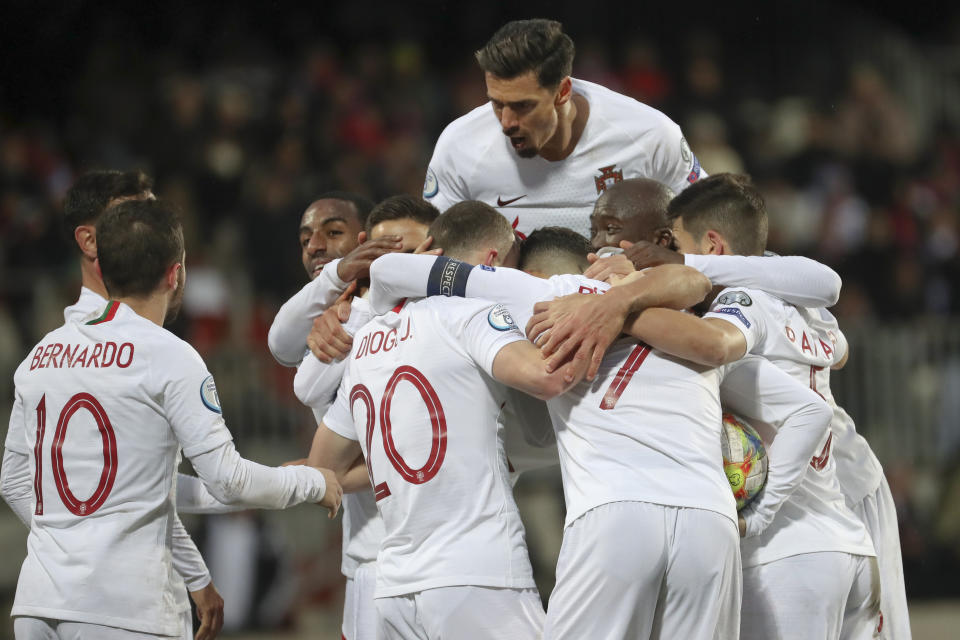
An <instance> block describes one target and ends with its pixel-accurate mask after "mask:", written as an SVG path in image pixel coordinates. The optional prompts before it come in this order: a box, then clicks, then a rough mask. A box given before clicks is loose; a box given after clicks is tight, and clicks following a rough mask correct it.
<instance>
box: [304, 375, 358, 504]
mask: <svg viewBox="0 0 960 640" xmlns="http://www.w3.org/2000/svg"><path fill="white" fill-rule="evenodd" d="M348 385H349V382H348V381H347V378H346V377H344V378H343V380H342V381H341V383H340V388H339V389H338V390H337V392H336V394H337V397H336V399H335V400H334V402H333V404H332V405H330V408H329V409H328V410H327V413H326V414H325V415H324V416H323V420H321V421H320V424H318V425H317V430H316V431H315V432H314V434H313V442H312V443H311V444H310V454H309V455H308V456H307V462H308V463H309V464H311V465H313V466H317V467H323V468H326V469H330V470H331V471H333V472H334V473H335V474H336V475H337V479H338V481H340V484H341V486H342V487H343V490H344V491H345V492H347V493H353V492H355V491H361V490H363V489H369V488H370V476H369V475H368V473H367V469H366V465H365V464H364V463H363V452H362V450H361V449H360V442H359V440H358V436H357V430H356V427H355V426H354V423H353V415H352V414H351V412H350V400H349V398H350V388H349V386H348Z"/></svg>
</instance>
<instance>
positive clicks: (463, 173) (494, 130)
mask: <svg viewBox="0 0 960 640" xmlns="http://www.w3.org/2000/svg"><path fill="white" fill-rule="evenodd" d="M573 91H574V92H575V93H578V94H580V95H582V96H583V97H584V98H586V100H587V102H589V103H590V115H589V118H588V119H587V124H586V126H585V128H584V130H583V134H582V135H581V137H580V140H579V141H578V142H577V146H576V148H574V150H573V153H571V154H570V155H569V156H568V157H566V158H564V159H563V160H559V161H556V162H551V161H549V160H544V159H543V158H541V157H540V156H536V157H534V158H521V157H519V156H518V155H517V154H516V152H515V151H514V150H513V147H512V146H511V144H510V139H509V138H508V137H507V136H505V135H503V130H502V127H501V126H500V122H499V121H498V120H497V117H496V116H495V115H494V113H493V108H492V107H491V106H490V104H485V105H483V106H480V107H477V108H476V109H474V110H473V111H471V112H470V113H468V114H466V115H464V116H462V117H460V118H458V119H457V120H454V121H453V122H452V123H450V124H449V125H448V126H447V128H446V129H444V131H443V133H442V134H441V135H440V138H439V139H438V140H437V145H436V148H435V149H434V151H433V158H432V159H431V160H430V166H429V168H428V169H427V177H426V180H425V182H424V187H423V197H424V198H425V199H426V200H427V201H429V202H432V203H433V204H434V205H435V206H436V207H437V208H438V209H440V211H444V210H446V209H448V208H449V207H450V205H452V204H455V203H457V202H461V201H463V200H480V201H483V202H486V203H487V204H489V205H491V206H494V207H496V208H497V210H498V211H500V212H501V213H502V214H503V215H504V216H506V218H507V219H508V220H510V221H511V222H512V223H513V225H514V228H515V229H516V230H517V231H519V232H521V233H524V234H528V233H530V232H531V231H533V230H534V229H538V228H540V227H546V226H562V227H569V228H571V229H573V230H575V231H577V232H578V233H580V234H582V235H583V236H585V237H587V238H589V237H590V214H591V212H592V211H593V205H594V203H595V202H596V200H597V198H598V197H599V196H600V194H601V193H603V192H604V191H605V190H606V188H607V187H608V186H609V185H611V184H614V183H616V182H620V181H621V180H624V179H629V178H638V177H644V178H651V179H653V180H657V181H659V182H662V183H663V184H665V185H667V186H668V187H670V188H671V189H673V191H674V192H676V193H679V192H680V191H683V189H685V188H686V187H687V186H689V185H690V184H692V183H694V182H696V181H697V180H698V179H700V178H702V177H705V176H706V172H705V171H703V169H702V168H701V167H700V161H699V160H697V158H696V157H695V156H694V155H693V153H692V152H691V151H690V147H689V145H687V142H686V141H685V140H684V138H683V134H682V133H681V131H680V127H678V126H677V125H676V124H675V123H674V122H673V121H672V120H670V118H668V117H667V116H665V115H664V114H662V113H661V112H659V111H657V110H656V109H653V108H652V107H648V106H647V105H645V104H642V103H640V102H637V101H636V100H634V99H633V98H629V97H627V96H624V95H621V94H619V93H616V92H614V91H611V90H610V89H607V88H605V87H602V86H600V85H598V84H594V83H592V82H586V81H584V80H576V79H575V80H573Z"/></svg>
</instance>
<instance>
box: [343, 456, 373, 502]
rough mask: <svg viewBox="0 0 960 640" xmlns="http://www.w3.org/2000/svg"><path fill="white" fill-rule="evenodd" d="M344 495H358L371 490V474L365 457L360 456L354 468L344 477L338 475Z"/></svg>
mask: <svg viewBox="0 0 960 640" xmlns="http://www.w3.org/2000/svg"><path fill="white" fill-rule="evenodd" d="M337 479H338V480H339V481H340V486H341V487H343V492H344V493H356V492H358V491H364V490H369V489H370V474H369V472H368V471H367V464H366V462H364V460H363V456H358V457H357V459H356V460H355V461H354V463H353V466H352V467H350V469H348V470H347V472H346V473H344V474H343V475H337Z"/></svg>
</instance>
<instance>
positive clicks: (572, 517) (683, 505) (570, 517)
mask: <svg viewBox="0 0 960 640" xmlns="http://www.w3.org/2000/svg"><path fill="white" fill-rule="evenodd" d="M730 497H731V499H732V498H733V494H731V496H730ZM614 502H645V503H647V504H656V505H659V506H661V507H675V508H680V509H701V510H703V511H712V512H713V513H718V514H720V515H721V516H724V517H725V518H727V519H728V520H730V521H731V522H733V524H735V525H737V526H739V525H738V522H737V516H736V514H731V513H728V512H725V511H721V510H720V509H715V508H712V507H706V506H704V505H702V504H694V503H692V502H691V503H681V502H680V501H673V502H663V501H662V500H651V499H649V498H640V497H630V498H611V499H609V500H604V501H603V502H598V503H596V504H591V505H590V506H589V507H587V508H585V509H583V510H582V511H579V512H575V511H574V512H570V513H569V514H568V515H567V519H566V521H564V523H563V528H564V530H566V529H567V528H568V527H569V526H570V525H572V524H573V523H574V522H576V521H577V520H579V519H580V518H582V517H583V516H585V515H586V514H587V513H589V512H590V511H593V510H594V509H596V508H598V507H602V506H604V505H607V504H612V503H614Z"/></svg>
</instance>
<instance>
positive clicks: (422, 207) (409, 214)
mask: <svg viewBox="0 0 960 640" xmlns="http://www.w3.org/2000/svg"><path fill="white" fill-rule="evenodd" d="M439 215H440V211H439V210H438V209H437V208H436V207H435V206H433V205H432V204H430V203H429V202H427V201H426V200H424V199H423V198H418V197H415V196H411V195H407V194H402V195H398V196H390V197H389V198H387V199H386V200H383V201H381V202H379V203H377V206H375V207H374V208H373V210H372V211H371V212H370V215H369V216H367V224H366V230H367V233H370V231H371V230H373V228H374V227H375V226H377V225H378V224H380V223H381V222H386V221H388V220H406V219H410V220H416V221H417V222H419V223H421V224H424V225H426V226H428V227H429V226H430V225H431V224H433V221H434V220H436V219H437V217H438V216H439Z"/></svg>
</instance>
